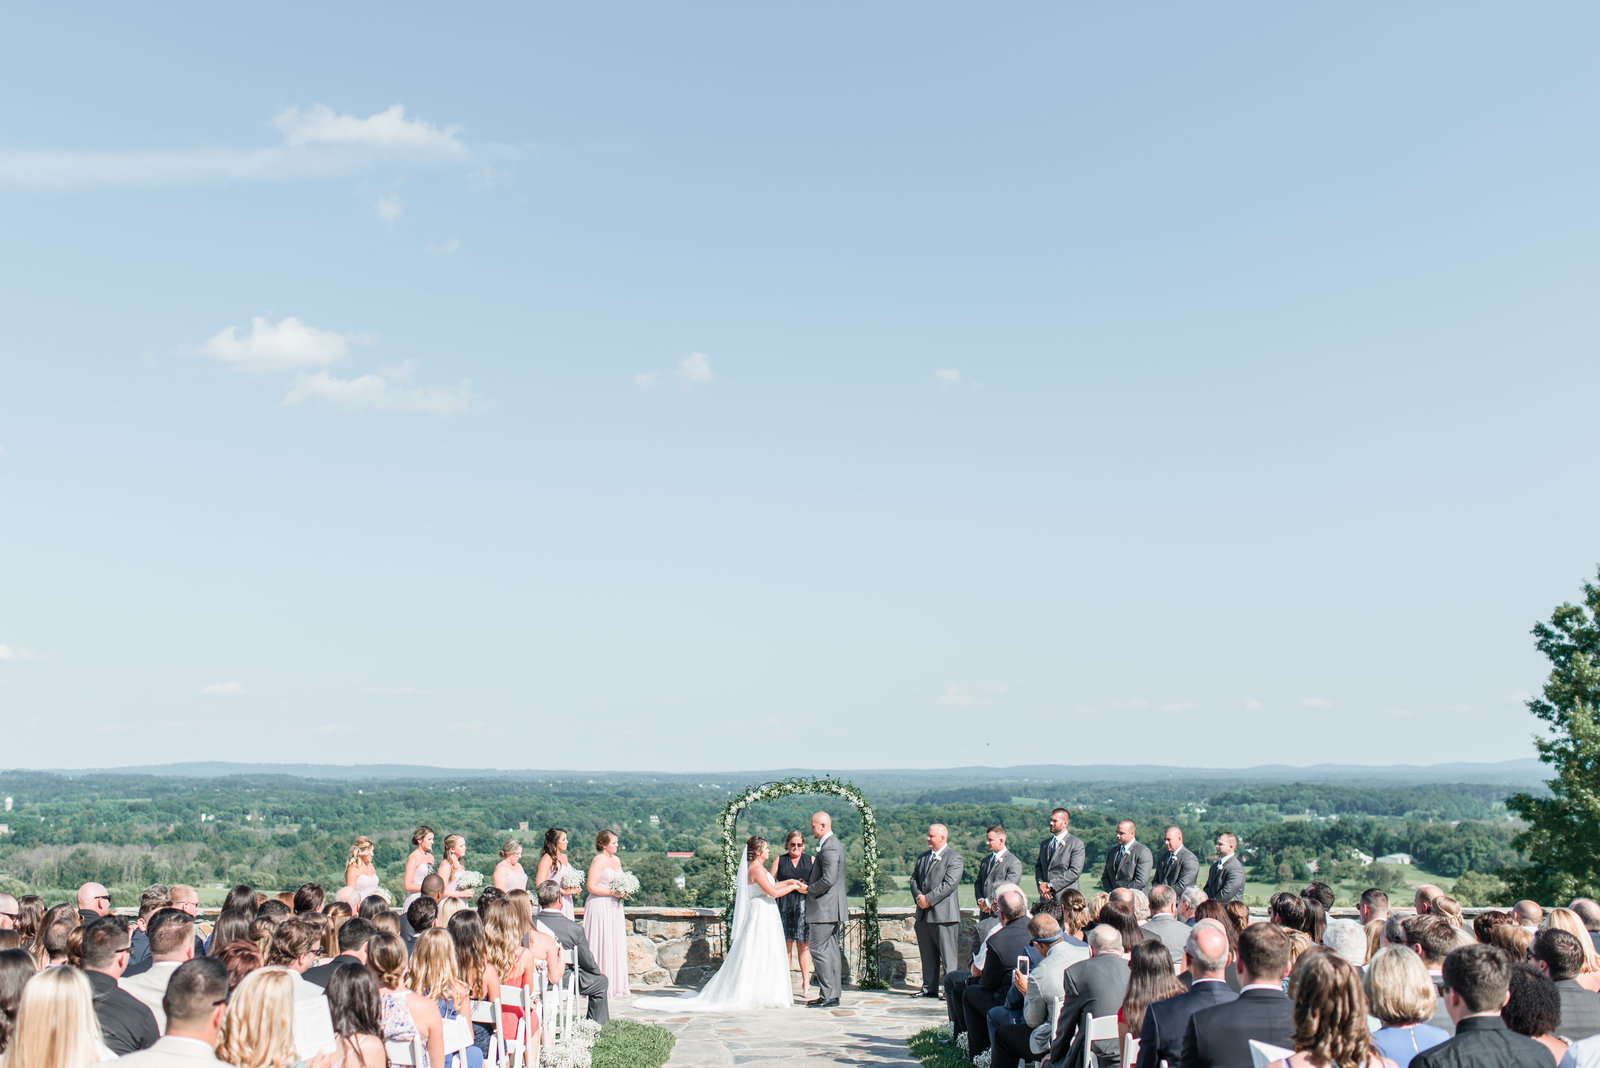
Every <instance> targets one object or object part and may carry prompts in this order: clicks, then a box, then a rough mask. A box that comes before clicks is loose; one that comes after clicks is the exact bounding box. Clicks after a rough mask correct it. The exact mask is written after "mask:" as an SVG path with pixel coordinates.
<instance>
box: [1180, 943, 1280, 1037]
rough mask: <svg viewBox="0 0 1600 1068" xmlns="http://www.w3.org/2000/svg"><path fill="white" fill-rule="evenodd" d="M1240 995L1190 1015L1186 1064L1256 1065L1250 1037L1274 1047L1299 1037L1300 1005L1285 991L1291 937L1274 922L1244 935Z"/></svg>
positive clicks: (1240, 962) (1241, 948)
mask: <svg viewBox="0 0 1600 1068" xmlns="http://www.w3.org/2000/svg"><path fill="white" fill-rule="evenodd" d="M1238 966H1239V981H1240V983H1241V984H1242V988H1241V989H1240V991H1239V996H1238V997H1237V998H1236V999H1234V1000H1233V1001H1230V1002H1228V1003H1226V1004H1223V1005H1214V1006H1212V1007H1211V1008H1209V1009H1201V1010H1200V1011H1199V1012H1197V1013H1195V1014H1194V1015H1193V1016H1191V1017H1190V1018H1189V1029H1188V1032H1187V1033H1186V1034H1185V1036H1184V1040H1183V1042H1184V1048H1183V1062H1182V1064H1183V1068H1250V1065H1251V1064H1253V1063H1254V1062H1253V1060H1252V1058H1251V1056H1250V1040H1251V1039H1257V1040H1259V1041H1261V1042H1267V1043H1270V1044H1272V1045H1274V1046H1288V1045H1289V1044H1290V1043H1291V1042H1293V1041H1294V1008H1293V1006H1291V1005H1290V1004H1289V999H1288V998H1287V997H1285V996H1284V993H1283V977H1284V976H1285V975H1286V974H1287V973H1288V970H1289V939H1288V937H1287V936H1286V935H1284V933H1283V929H1282V928H1280V927H1278V926H1276V925H1274V924H1270V923H1258V924H1254V925H1252V926H1250V927H1247V928H1245V931H1244V933H1243V934H1241V935H1240V936H1239V965H1238Z"/></svg>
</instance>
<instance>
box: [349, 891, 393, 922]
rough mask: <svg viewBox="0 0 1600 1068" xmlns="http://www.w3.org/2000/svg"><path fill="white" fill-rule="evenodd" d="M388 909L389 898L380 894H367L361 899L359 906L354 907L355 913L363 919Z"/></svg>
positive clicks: (370, 917) (368, 918)
mask: <svg viewBox="0 0 1600 1068" xmlns="http://www.w3.org/2000/svg"><path fill="white" fill-rule="evenodd" d="M388 911H389V899H388V898H386V897H384V896H383V895H382V894H368V895H367V896H366V897H364V898H362V899H361V907H360V908H358V909H356V915H357V916H360V917H361V918H362V919H363V920H370V919H372V918H373V917H374V916H376V915H378V914H379V913H383V912H388Z"/></svg>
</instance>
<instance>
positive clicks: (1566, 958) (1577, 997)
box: [1529, 909, 1600, 1042]
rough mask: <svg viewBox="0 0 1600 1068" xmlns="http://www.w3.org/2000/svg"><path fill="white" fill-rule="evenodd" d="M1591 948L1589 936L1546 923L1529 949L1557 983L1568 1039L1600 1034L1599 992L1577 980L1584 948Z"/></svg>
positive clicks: (1562, 1017)
mask: <svg viewBox="0 0 1600 1068" xmlns="http://www.w3.org/2000/svg"><path fill="white" fill-rule="evenodd" d="M1551 911H1552V912H1554V911H1555V910H1554V909H1552V910H1551ZM1592 948H1593V947H1592V946H1590V945H1589V941H1588V939H1584V940H1583V941H1582V942H1580V941H1579V940H1578V937H1577V936H1576V935H1574V934H1571V933H1570V932H1567V931H1563V930H1560V929H1559V928H1555V927H1547V928H1545V929H1544V930H1542V931H1540V932H1539V934H1538V936H1537V937H1535V938H1534V940H1533V948H1532V949H1531V950H1530V951H1529V953H1530V955H1531V956H1532V958H1533V961H1534V963H1535V964H1537V965H1538V966H1539V970H1540V971H1542V972H1543V973H1544V974H1545V975H1548V976H1549V977H1550V979H1551V980H1552V981H1553V982H1554V983H1555V988H1556V992H1557V994H1558V996H1559V998H1560V1002H1561V1012H1560V1017H1561V1019H1560V1023H1561V1029H1560V1034H1561V1037H1562V1038H1564V1039H1566V1040H1567V1041H1569V1042H1576V1041H1578V1040H1579V1039H1583V1038H1588V1037H1589V1036H1590V1035H1597V1034H1600V994H1595V993H1593V992H1592V991H1589V990H1585V989H1584V988H1583V987H1582V986H1581V985H1579V983H1578V975H1579V973H1581V972H1582V970H1583V958H1584V952H1583V951H1584V950H1585V949H1592Z"/></svg>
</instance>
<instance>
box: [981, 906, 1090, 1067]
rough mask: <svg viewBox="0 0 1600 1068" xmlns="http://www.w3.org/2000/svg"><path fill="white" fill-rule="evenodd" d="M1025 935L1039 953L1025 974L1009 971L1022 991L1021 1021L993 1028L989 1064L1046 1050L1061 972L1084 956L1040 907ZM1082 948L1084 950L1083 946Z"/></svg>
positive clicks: (1058, 998)
mask: <svg viewBox="0 0 1600 1068" xmlns="http://www.w3.org/2000/svg"><path fill="white" fill-rule="evenodd" d="M1028 936H1029V938H1030V939H1031V941H1030V942H1029V947H1030V948H1031V949H1032V950H1033V951H1034V952H1037V953H1039V954H1041V955H1042V956H1041V959H1040V961H1039V963H1038V964H1036V965H1033V966H1032V967H1031V968H1030V969H1029V972H1028V974H1027V975H1023V974H1022V973H1021V972H1020V971H1013V973H1012V977H1011V982H1012V984H1013V986H1014V987H1015V988H1016V989H1020V990H1021V991H1022V1022H1021V1023H1007V1024H1002V1025H1001V1026H999V1027H998V1028H996V1029H995V1032H994V1037H993V1039H992V1045H991V1046H990V1057H991V1065H992V1068H1017V1065H1018V1064H1020V1063H1021V1061H1022V1060H1023V1059H1024V1058H1026V1059H1029V1060H1035V1059H1038V1058H1040V1057H1042V1056H1044V1055H1045V1054H1047V1053H1048V1052H1049V1051H1050V1038H1051V1036H1052V1035H1054V1034H1055V1030H1056V1023H1057V1020H1058V1019H1059V1017H1060V1014H1061V998H1062V995H1063V991H1064V987H1063V976H1064V975H1065V973H1066V970H1067V969H1068V968H1069V967H1071V966H1072V965H1074V964H1076V963H1078V961H1080V960H1084V959H1086V958H1085V957H1084V956H1082V955H1080V953H1079V951H1078V949H1077V947H1073V946H1068V945H1067V943H1066V942H1065V941H1063V940H1062V937H1061V925H1060V924H1059V923H1058V922H1057V920H1056V919H1055V917H1053V916H1050V915H1048V914H1045V913H1043V912H1042V910H1041V911H1039V912H1035V914H1034V917H1033V919H1031V920H1029V921H1028ZM1084 950H1085V952H1087V947H1084Z"/></svg>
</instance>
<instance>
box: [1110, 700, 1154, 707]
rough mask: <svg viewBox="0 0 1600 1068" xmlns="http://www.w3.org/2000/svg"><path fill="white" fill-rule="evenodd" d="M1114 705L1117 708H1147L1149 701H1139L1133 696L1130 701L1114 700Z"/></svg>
mask: <svg viewBox="0 0 1600 1068" xmlns="http://www.w3.org/2000/svg"><path fill="white" fill-rule="evenodd" d="M1116 705H1117V707H1118V708H1149V707H1150V702H1149V701H1141V700H1139V699H1138V698H1135V699H1133V700H1131V701H1118V702H1116Z"/></svg>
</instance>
